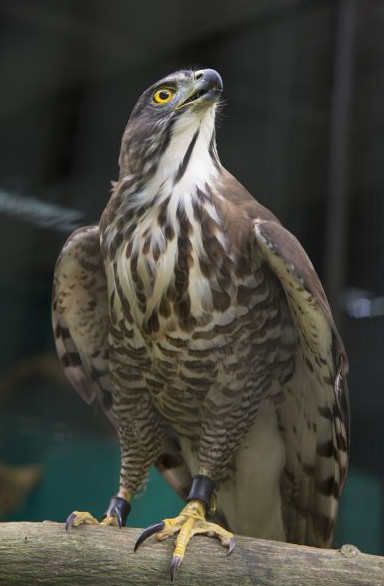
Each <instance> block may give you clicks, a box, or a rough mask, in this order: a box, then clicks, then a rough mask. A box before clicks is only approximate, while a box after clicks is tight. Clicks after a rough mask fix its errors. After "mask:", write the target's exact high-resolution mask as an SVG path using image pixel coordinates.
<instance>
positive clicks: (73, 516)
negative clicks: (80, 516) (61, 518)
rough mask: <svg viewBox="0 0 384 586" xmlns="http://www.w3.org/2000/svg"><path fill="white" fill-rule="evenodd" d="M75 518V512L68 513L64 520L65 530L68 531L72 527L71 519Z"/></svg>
mask: <svg viewBox="0 0 384 586" xmlns="http://www.w3.org/2000/svg"><path fill="white" fill-rule="evenodd" d="M75 518H76V514H75V513H71V514H70V515H68V517H67V520H66V521H65V530H66V531H69V528H70V527H72V521H73V520H74V519H75Z"/></svg>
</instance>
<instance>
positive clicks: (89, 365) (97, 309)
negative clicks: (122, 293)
mask: <svg viewBox="0 0 384 586" xmlns="http://www.w3.org/2000/svg"><path fill="white" fill-rule="evenodd" d="M52 322H53V331H54V336H55V343H56V349H57V353H58V356H59V359H60V360H61V362H62V364H63V367H64V372H65V374H66V376H67V377H68V379H69V381H70V382H71V383H72V385H73V386H74V387H75V389H76V390H77V391H78V393H79V394H80V396H81V397H82V398H83V399H84V401H86V402H87V403H92V402H93V401H94V400H95V399H96V398H98V400H99V402H100V403H101V405H102V407H103V409H104V410H105V411H106V412H107V414H108V415H109V416H110V413H109V407H110V404H111V400H110V399H111V397H110V392H111V382H110V379H109V373H108V343H107V342H108V328H109V317H108V295H107V283H106V278H105V273H104V267H103V264H102V260H101V255H100V241H99V228H98V227H97V226H87V227H85V228H80V229H79V230H76V231H75V232H74V233H73V234H72V235H71V236H70V237H69V238H68V240H67V242H66V243H65V245H64V247H63V250H62V251H61V254H60V256H59V258H58V260H57V263H56V267H55V274H54V284H53V305H52Z"/></svg>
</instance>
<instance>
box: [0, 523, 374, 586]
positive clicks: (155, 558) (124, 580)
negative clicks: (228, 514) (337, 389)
mask: <svg viewBox="0 0 384 586" xmlns="http://www.w3.org/2000/svg"><path fill="white" fill-rule="evenodd" d="M139 533H140V531H139V529H132V528H129V529H128V528H124V529H121V530H120V529H117V528H114V527H102V526H82V527H78V528H74V529H72V530H71V531H70V532H69V533H66V532H65V530H64V526H63V524H61V523H52V522H49V521H45V522H44V523H1V524H0V584H1V585H7V586H15V585H17V586H31V585H34V584H47V585H49V586H57V585H60V586H77V585H83V584H84V585H88V586H99V585H103V586H105V585H107V586H123V585H124V586H133V585H140V586H141V585H143V586H162V585H169V583H170V579H169V573H168V565H169V560H170V556H171V553H172V540H168V541H165V542H161V543H159V542H157V541H155V540H152V541H150V542H147V543H145V544H143V545H142V547H141V548H140V549H139V550H138V552H137V553H133V545H134V542H135V540H136V539H137V537H138V535H139ZM176 584H177V586H187V585H191V584H204V585H207V586H227V585H228V586H229V585H230V586H233V585H236V586H242V585H244V586H246V585H248V586H249V585H252V584H255V585H258V586H282V585H284V586H301V585H302V586H319V585H321V586H331V585H332V586H335V585H337V586H362V585H364V586H383V584H384V558H382V557H378V556H373V555H366V554H363V553H360V552H359V550H358V549H357V548H355V547H354V546H351V545H344V546H343V547H342V548H341V550H321V549H315V548H311V547H302V546H296V545H291V544H287V543H278V542H274V541H265V540H258V539H257V540H256V539H251V538H249V537H238V538H237V547H236V549H235V551H234V552H233V554H232V555H231V556H229V557H227V556H226V555H225V550H224V548H222V547H221V546H220V545H219V544H218V542H216V541H214V540H213V539H210V538H207V537H200V536H197V537H195V538H194V539H192V541H191V543H190V545H189V546H188V550H187V553H186V556H185V559H184V562H183V565H182V566H181V568H180V569H179V571H178V574H177V577H176Z"/></svg>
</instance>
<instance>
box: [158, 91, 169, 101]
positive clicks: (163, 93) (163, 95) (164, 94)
mask: <svg viewBox="0 0 384 586" xmlns="http://www.w3.org/2000/svg"><path fill="white" fill-rule="evenodd" d="M159 98H160V100H167V99H168V98H169V92H167V91H166V90H163V91H161V92H159Z"/></svg>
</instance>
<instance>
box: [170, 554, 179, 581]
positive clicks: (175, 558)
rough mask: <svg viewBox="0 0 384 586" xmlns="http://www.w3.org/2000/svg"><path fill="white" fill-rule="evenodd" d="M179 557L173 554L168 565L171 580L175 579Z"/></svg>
mask: <svg viewBox="0 0 384 586" xmlns="http://www.w3.org/2000/svg"><path fill="white" fill-rule="evenodd" d="M180 563H181V559H180V557H179V556H178V555H174V556H173V558H172V561H171V565H170V566H169V573H170V574H171V582H173V581H174V580H175V576H176V572H177V568H178V567H179V566H180Z"/></svg>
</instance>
